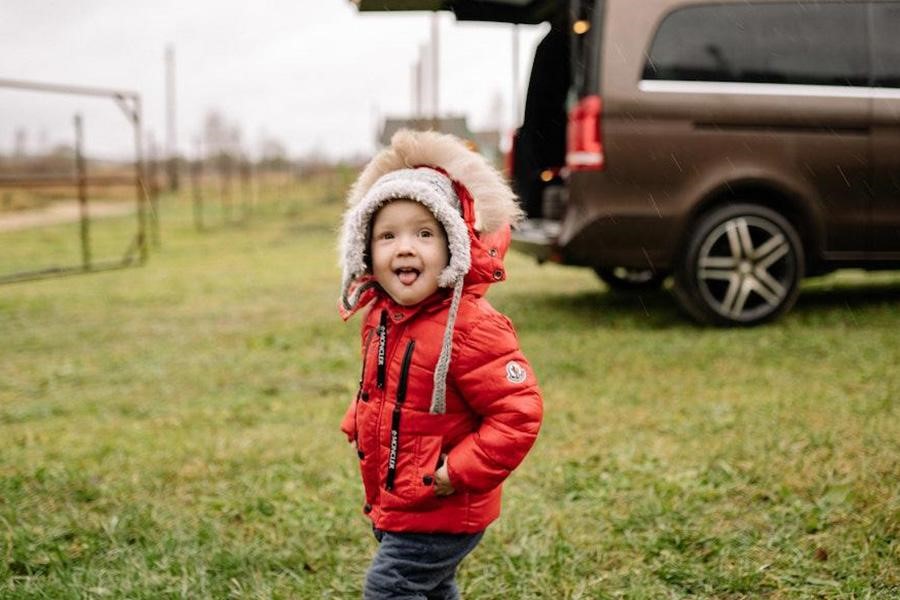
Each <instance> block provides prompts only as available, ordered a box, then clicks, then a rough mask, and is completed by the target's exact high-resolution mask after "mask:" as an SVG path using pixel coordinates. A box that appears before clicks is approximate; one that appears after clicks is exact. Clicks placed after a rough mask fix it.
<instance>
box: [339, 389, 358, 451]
mask: <svg viewBox="0 0 900 600" xmlns="http://www.w3.org/2000/svg"><path fill="white" fill-rule="evenodd" d="M341 431H343V432H344V433H345V434H346V435H347V441H348V442H352V441H353V440H355V439H356V398H354V399H353V401H352V402H351V403H350V406H348V407H347V411H346V412H345V413H344V418H343V419H341Z"/></svg>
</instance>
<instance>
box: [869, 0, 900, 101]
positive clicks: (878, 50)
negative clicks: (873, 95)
mask: <svg viewBox="0 0 900 600" xmlns="http://www.w3.org/2000/svg"><path fill="white" fill-rule="evenodd" d="M898 35H900V2H873V3H872V77H873V79H874V81H873V83H872V85H874V86H875V87H892V88H896V87H900V41H898V37H897V36H898Z"/></svg>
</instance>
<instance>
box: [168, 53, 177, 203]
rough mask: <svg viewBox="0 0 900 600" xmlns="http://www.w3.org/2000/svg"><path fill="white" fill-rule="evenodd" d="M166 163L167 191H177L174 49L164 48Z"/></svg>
mask: <svg viewBox="0 0 900 600" xmlns="http://www.w3.org/2000/svg"><path fill="white" fill-rule="evenodd" d="M166 158H167V159H168V160H167V162H166V166H167V171H168V175H169V191H171V192H177V191H178V137H177V133H176V121H175V47H174V46H173V45H172V44H169V45H168V46H166Z"/></svg>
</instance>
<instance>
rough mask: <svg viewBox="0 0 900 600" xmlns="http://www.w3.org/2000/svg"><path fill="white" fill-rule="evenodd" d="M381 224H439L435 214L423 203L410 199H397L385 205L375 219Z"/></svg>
mask: <svg viewBox="0 0 900 600" xmlns="http://www.w3.org/2000/svg"><path fill="white" fill-rule="evenodd" d="M373 222H374V224H375V225H378V224H379V223H405V222H410V223H420V222H426V223H437V218H435V216H434V214H433V213H432V212H431V211H430V210H429V209H428V208H427V207H426V206H425V205H424V204H422V203H421V202H418V201H416V200H412V199H410V198H397V199H393V200H390V201H388V202H386V203H384V204H383V205H382V206H381V207H380V208H379V209H378V210H377V211H376V212H375V216H374V217H373Z"/></svg>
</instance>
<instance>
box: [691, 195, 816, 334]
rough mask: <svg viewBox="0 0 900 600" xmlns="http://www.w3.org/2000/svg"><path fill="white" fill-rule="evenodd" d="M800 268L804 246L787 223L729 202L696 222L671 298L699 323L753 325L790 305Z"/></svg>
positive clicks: (754, 208)
mask: <svg viewBox="0 0 900 600" xmlns="http://www.w3.org/2000/svg"><path fill="white" fill-rule="evenodd" d="M803 269H804V260H803V246H802V244H801V243H800V238H799V236H798V235H797V231H796V230H795V229H794V227H793V225H791V224H790V223H789V222H788V221H787V219H785V218H784V217H782V216H781V215H779V214H778V213H776V212H775V211H773V210H770V209H768V208H765V207H763V206H758V205H755V204H733V205H729V206H725V207H722V208H719V209H716V210H714V211H712V212H710V213H709V214H708V215H706V216H704V217H703V218H701V219H700V221H699V223H697V226H696V227H695V228H694V230H693V232H692V233H691V236H690V239H689V241H688V244H687V249H686V252H685V253H684V255H683V257H682V261H681V265H680V267H679V268H678V269H677V270H676V273H675V295H676V297H677V298H678V300H679V302H680V303H681V305H682V307H683V308H684V309H685V310H686V311H687V312H688V314H690V315H691V316H692V317H694V318H695V319H697V320H699V321H701V322H703V323H713V324H717V325H756V324H759V323H762V322H765V321H768V320H770V319H774V318H776V317H778V316H779V315H781V314H783V313H784V312H786V311H787V310H788V309H790V307H791V306H793V304H794V302H795V301H796V300H797V295H798V294H799V292H800V285H799V284H800V280H801V279H802V278H803Z"/></svg>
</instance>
